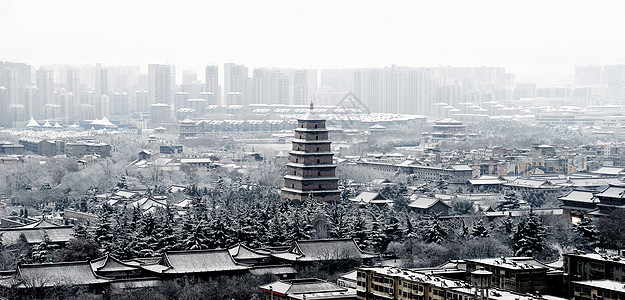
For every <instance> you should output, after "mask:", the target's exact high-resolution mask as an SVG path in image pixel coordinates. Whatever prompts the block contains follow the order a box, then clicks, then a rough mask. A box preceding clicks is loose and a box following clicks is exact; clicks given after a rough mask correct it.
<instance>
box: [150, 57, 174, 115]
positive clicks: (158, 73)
mask: <svg viewBox="0 0 625 300" xmlns="http://www.w3.org/2000/svg"><path fill="white" fill-rule="evenodd" d="M148 80H149V82H148V84H149V87H148V104H150V105H152V104H155V103H164V104H172V97H173V90H174V89H173V87H174V86H175V84H176V69H175V67H174V66H172V65H157V64H150V65H148Z"/></svg>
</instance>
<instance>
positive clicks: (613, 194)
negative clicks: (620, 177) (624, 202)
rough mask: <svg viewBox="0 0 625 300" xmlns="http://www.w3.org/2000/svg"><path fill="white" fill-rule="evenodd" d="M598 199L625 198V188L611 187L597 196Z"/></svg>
mask: <svg viewBox="0 0 625 300" xmlns="http://www.w3.org/2000/svg"><path fill="white" fill-rule="evenodd" d="M595 196H597V197H606V198H623V196H625V186H617V185H610V186H608V187H607V188H606V189H605V190H603V191H602V192H601V193H598V194H595Z"/></svg>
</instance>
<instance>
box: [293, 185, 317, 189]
mask: <svg viewBox="0 0 625 300" xmlns="http://www.w3.org/2000/svg"><path fill="white" fill-rule="evenodd" d="M291 188H292V189H294V188H295V184H291ZM319 189H320V190H323V188H322V185H321V184H320V185H319Z"/></svg>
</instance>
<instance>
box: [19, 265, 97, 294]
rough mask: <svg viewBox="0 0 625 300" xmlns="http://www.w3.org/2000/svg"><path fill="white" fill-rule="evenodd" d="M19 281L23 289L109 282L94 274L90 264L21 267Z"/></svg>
mask: <svg viewBox="0 0 625 300" xmlns="http://www.w3.org/2000/svg"><path fill="white" fill-rule="evenodd" d="M17 274H18V279H20V280H21V281H23V285H22V286H23V287H27V288H29V287H50V286H59V285H90V284H98V283H106V282H108V280H106V279H103V278H100V277H98V276H96V275H95V274H94V273H93V270H92V269H91V265H90V264H89V262H86V261H83V262H70V263H54V264H36V265H20V266H18V267H17Z"/></svg>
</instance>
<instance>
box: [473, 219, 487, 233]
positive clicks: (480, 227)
mask: <svg viewBox="0 0 625 300" xmlns="http://www.w3.org/2000/svg"><path fill="white" fill-rule="evenodd" d="M471 235H472V236H475V237H486V236H488V229H486V227H484V223H483V222H482V220H478V221H477V222H475V223H474V224H473V231H472V232H471Z"/></svg>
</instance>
